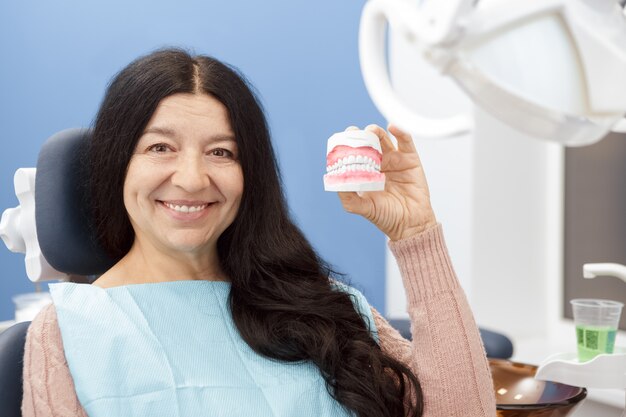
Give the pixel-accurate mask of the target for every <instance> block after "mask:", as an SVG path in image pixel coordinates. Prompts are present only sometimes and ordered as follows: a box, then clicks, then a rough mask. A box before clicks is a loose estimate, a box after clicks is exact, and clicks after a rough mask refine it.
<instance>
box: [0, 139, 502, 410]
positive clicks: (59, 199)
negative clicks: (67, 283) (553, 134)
mask: <svg viewBox="0 0 626 417" xmlns="http://www.w3.org/2000/svg"><path fill="white" fill-rule="evenodd" d="M89 134H90V132H89V130H86V129H68V130H64V131H61V132H59V133H57V134H55V135H53V136H52V137H50V138H49V139H48V140H47V141H46V142H45V143H44V145H43V146H42V148H41V151H40V153H39V158H38V160H37V175H36V180H35V181H36V182H35V189H36V190H37V192H36V198H35V214H36V226H37V227H36V229H37V240H38V242H39V247H40V249H41V253H42V254H43V255H44V257H45V260H46V261H47V263H48V264H49V265H50V266H51V267H52V268H53V269H54V270H56V271H61V272H62V273H65V274H67V275H69V276H70V277H75V278H74V279H72V280H73V281H76V280H78V279H79V278H78V277H88V278H87V282H89V281H90V280H89V277H93V276H97V275H99V274H102V273H104V272H105V271H106V270H108V269H109V268H110V267H111V266H113V263H114V261H113V260H112V259H111V258H110V257H109V256H108V255H107V254H106V253H105V252H104V250H102V249H101V248H100V247H99V246H98V245H97V243H96V240H95V236H94V234H93V232H92V229H91V227H90V224H89V220H88V218H89V217H88V213H87V211H86V207H87V204H85V200H84V199H85V196H86V193H85V187H86V181H85V179H86V178H87V175H86V169H85V168H86V167H85V163H84V159H83V156H84V150H85V145H86V143H87V140H86V139H87V137H88V135H89ZM83 280H84V278H83ZM390 323H391V325H392V326H394V327H395V328H397V329H398V330H399V331H400V333H401V334H402V335H403V336H404V337H405V338H407V339H410V338H411V334H410V322H409V321H408V320H390ZM29 324H30V322H21V323H17V324H15V325H13V326H12V327H10V328H9V329H7V330H5V331H4V332H2V333H0V410H1V411H0V414H1V415H2V416H4V417H20V416H21V403H22V367H23V356H24V343H25V340H26V332H27V330H28V326H29ZM480 333H481V337H482V339H483V343H484V345H485V349H486V352H487V356H489V357H492V358H502V359H508V358H510V357H511V356H512V354H513V345H512V343H511V341H510V340H509V339H508V338H507V337H506V336H504V335H501V334H498V333H495V332H491V331H488V330H484V329H480Z"/></svg>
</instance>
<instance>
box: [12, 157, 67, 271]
mask: <svg viewBox="0 0 626 417" xmlns="http://www.w3.org/2000/svg"><path fill="white" fill-rule="evenodd" d="M36 172H37V169H36V168H20V169H18V170H17V171H15V176H14V177H13V184H14V187H15V195H16V196H17V198H18V201H19V202H20V205H19V206H17V207H14V208H9V209H6V210H5V211H4V213H2V220H0V238H2V240H3V241H4V244H5V245H6V247H7V248H8V249H9V250H10V251H11V252H17V253H23V254H25V258H24V263H25V264H26V275H27V276H28V278H29V279H30V280H31V281H32V282H41V281H47V280H57V279H58V280H62V281H67V280H69V275H67V274H64V273H63V272H59V271H57V270H56V269H54V268H53V267H52V266H50V264H49V263H48V261H47V260H46V258H45V257H44V255H43V253H42V252H41V248H40V247H39V241H38V240H37V226H36V220H35V176H36Z"/></svg>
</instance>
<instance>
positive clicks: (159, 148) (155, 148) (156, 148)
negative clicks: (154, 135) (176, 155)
mask: <svg viewBox="0 0 626 417" xmlns="http://www.w3.org/2000/svg"><path fill="white" fill-rule="evenodd" d="M168 150H169V147H168V146H167V145H166V144H165V143H156V144H154V145H152V146H149V147H148V151H150V152H156V153H163V152H167V151H168Z"/></svg>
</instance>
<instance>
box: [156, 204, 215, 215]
mask: <svg viewBox="0 0 626 417" xmlns="http://www.w3.org/2000/svg"><path fill="white" fill-rule="evenodd" d="M163 204H165V205H166V206H167V207H169V208H171V209H172V210H174V211H179V212H181V213H195V212H196V211H200V210H203V209H205V208H206V206H207V204H202V205H201V206H184V205H183V206H177V205H175V204H170V203H166V202H163Z"/></svg>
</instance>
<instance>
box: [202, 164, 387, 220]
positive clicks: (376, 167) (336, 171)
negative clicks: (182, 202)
mask: <svg viewBox="0 0 626 417" xmlns="http://www.w3.org/2000/svg"><path fill="white" fill-rule="evenodd" d="M355 171H362V172H377V171H378V172H380V164H377V163H376V162H375V161H374V159H372V158H370V157H368V156H364V155H349V156H346V157H345V158H339V159H337V160H336V161H335V163H334V164H332V165H328V166H327V167H326V173H327V174H328V175H341V174H345V173H346V172H355ZM190 211H192V210H190Z"/></svg>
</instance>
